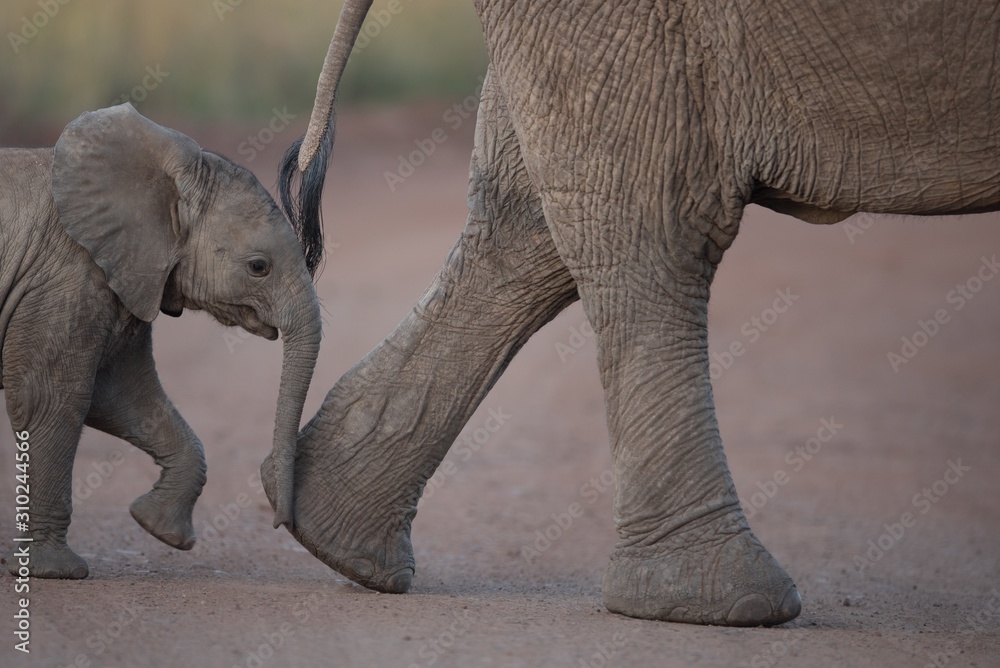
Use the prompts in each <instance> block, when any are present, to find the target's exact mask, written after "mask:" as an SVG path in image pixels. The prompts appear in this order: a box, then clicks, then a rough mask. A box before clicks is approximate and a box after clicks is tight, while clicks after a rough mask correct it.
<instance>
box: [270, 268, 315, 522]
mask: <svg viewBox="0 0 1000 668" xmlns="http://www.w3.org/2000/svg"><path fill="white" fill-rule="evenodd" d="M279 321H280V322H279V323H278V329H280V330H281V335H282V339H283V342H284V359H283V362H282V367H281V388H280V390H279V391H278V409H277V414H276V416H275V420H274V446H273V449H272V451H271V454H270V456H269V457H268V458H267V459H266V460H265V461H264V464H263V465H262V466H261V476H262V477H263V478H265V479H268V480H269V482H270V483H272V484H269V485H266V487H267V488H268V490H267V491H268V498H269V500H270V501H271V505H272V506H273V507H274V527H275V528H278V527H279V526H281V525H282V524H284V525H285V526H286V527H287V528H288V530H289V531H291V530H292V529H293V528H294V526H295V515H294V510H295V490H294V481H295V445H296V441H297V439H298V434H299V424H300V421H301V419H302V405H303V404H304V403H305V400H306V393H307V392H308V391H309V382H310V381H311V380H312V374H313V369H314V368H315V367H316V357H317V356H318V355H319V342H320V338H321V335H322V331H323V327H322V321H321V320H320V312H319V303H318V302H317V300H316V294H315V291H314V290H313V286H312V283H310V282H309V281H305V282H304V284H303V287H302V288H301V289H300V291H299V294H295V295H293V296H291V297H290V298H289V299H288V301H287V302H286V303H285V305H284V306H283V308H282V311H281V313H280V316H279ZM268 469H269V470H268Z"/></svg>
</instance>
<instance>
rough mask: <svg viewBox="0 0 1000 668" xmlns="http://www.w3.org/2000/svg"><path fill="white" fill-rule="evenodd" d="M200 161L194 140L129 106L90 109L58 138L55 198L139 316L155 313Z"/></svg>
mask: <svg viewBox="0 0 1000 668" xmlns="http://www.w3.org/2000/svg"><path fill="white" fill-rule="evenodd" d="M200 164H201V148H200V147H199V146H198V144H196V143H195V142H194V140H192V139H191V138H189V137H187V136H185V135H183V134H181V133H179V132H175V131H173V130H169V129H167V128H164V127H161V126H159V125H157V124H156V123H153V122H152V121H150V120H149V119H147V118H144V117H143V116H141V115H140V114H139V113H138V112H137V111H136V110H135V109H134V108H133V107H132V105H131V104H121V105H118V106H117V107H110V108H108V109H101V110H100V111H94V112H90V113H85V114H83V115H82V116H80V117H79V118H77V119H76V120H75V121H73V122H72V123H70V124H69V125H68V126H66V129H65V130H64V131H63V133H62V135H61V136H60V137H59V141H57V142H56V148H55V161H54V163H53V167H52V195H53V198H54V199H55V203H56V209H57V210H58V212H59V220H60V221H61V222H62V225H63V227H64V228H65V229H66V232H68V233H69V236H70V237H72V238H73V239H74V240H75V241H76V242H77V243H79V244H80V245H81V246H83V247H84V248H85V249H87V252H89V253H90V256H91V257H92V258H93V259H94V262H96V263H97V264H98V265H99V266H100V267H101V269H103V270H104V273H105V275H106V276H107V279H108V285H109V286H110V287H111V289H112V290H114V292H115V294H117V295H118V298H119V299H121V301H122V303H123V304H124V305H125V307H126V308H127V309H128V310H129V311H131V312H132V313H133V314H134V315H135V316H136V317H138V318H141V319H142V320H145V321H146V322H149V321H151V320H153V318H155V317H156V314H157V312H158V311H159V308H160V302H161V300H162V298H163V288H164V285H165V283H166V281H167V277H168V276H169V275H170V271H171V270H172V269H173V267H174V266H175V265H176V263H177V257H178V254H179V250H180V249H179V246H180V243H181V238H182V237H183V236H184V235H185V232H186V230H184V229H182V227H181V222H180V220H179V219H178V213H177V204H178V201H179V200H180V199H181V196H182V193H183V189H184V187H185V184H189V183H191V182H192V181H194V180H196V179H195V178H194V177H195V176H196V173H197V171H198V168H199V165H200Z"/></svg>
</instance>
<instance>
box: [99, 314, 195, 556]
mask: <svg viewBox="0 0 1000 668" xmlns="http://www.w3.org/2000/svg"><path fill="white" fill-rule="evenodd" d="M151 332H152V326H151V325H148V324H143V325H141V326H140V329H139V331H138V332H137V333H136V334H135V336H133V337H132V338H131V339H130V340H129V341H127V342H125V343H124V344H123V347H122V349H121V350H119V351H116V354H115V356H114V358H113V360H112V361H111V362H110V363H109V364H107V365H106V366H105V367H104V368H103V369H101V371H100V372H99V373H98V375H97V380H96V383H95V387H94V397H93V402H92V404H91V408H90V413H89V415H88V416H87V422H86V424H87V425H88V426H90V427H93V428H95V429H100V430H101V431H103V432H106V433H108V434H111V435H112V436H116V437H118V438H121V439H123V440H126V441H128V442H129V443H131V444H132V445H134V446H136V447H137V448H139V449H140V450H142V451H143V452H145V453H147V454H148V455H150V456H151V457H152V458H153V460H154V461H155V462H156V464H157V465H158V466H160V467H161V469H162V471H161V472H160V478H159V480H157V481H156V484H154V485H153V489H152V490H151V491H149V492H147V493H146V494H143V495H142V496H140V497H139V498H138V499H136V500H135V501H133V502H132V505H131V506H130V507H129V511H130V512H131V513H132V517H133V518H135V521H136V522H138V523H139V525H140V526H141V527H142V528H143V529H145V530H146V531H148V532H149V533H151V534H152V535H153V536H155V537H156V538H159V539H160V540H161V541H163V542H164V543H166V544H167V545H170V546H171V547H176V548H178V549H181V550H189V549H191V548H192V547H193V546H194V541H195V534H194V525H193V523H192V521H191V513H192V511H193V509H194V504H195V502H196V501H197V500H198V496H199V495H200V494H201V489H202V487H203V486H204V485H205V468H206V466H205V451H204V448H203V447H202V444H201V441H200V440H198V437H197V436H196V435H195V433H194V431H192V429H191V427H189V426H188V424H187V423H186V422H185V421H184V418H182V417H181V415H180V414H179V413H178V412H177V409H176V408H174V405H173V403H171V401H170V399H169V398H168V397H167V395H166V393H165V392H164V391H163V388H162V386H161V385H160V379H159V376H157V373H156V367H155V364H154V362H153V344H152V335H151Z"/></svg>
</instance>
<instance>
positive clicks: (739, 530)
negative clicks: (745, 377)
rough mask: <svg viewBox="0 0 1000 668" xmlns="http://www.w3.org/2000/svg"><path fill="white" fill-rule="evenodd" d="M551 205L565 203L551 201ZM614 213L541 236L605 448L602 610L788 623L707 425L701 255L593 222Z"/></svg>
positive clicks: (785, 586) (683, 235) (707, 267)
mask: <svg viewBox="0 0 1000 668" xmlns="http://www.w3.org/2000/svg"><path fill="white" fill-rule="evenodd" d="M560 196H563V197H567V196H568V197H571V195H569V194H568V193H567V194H562V195H553V196H552V197H553V200H556V199H558V197H560ZM549 204H550V205H551V206H550V207H549V208H550V209H551V210H553V211H566V212H572V211H585V210H586V207H584V206H574V203H573V202H572V201H566V202H559V201H552V202H549V203H547V206H548V205H549ZM623 210H629V209H628V208H622V207H615V208H612V207H610V206H609V207H607V210H606V211H603V212H602V215H599V216H595V218H594V222H592V223H589V224H588V223H587V222H584V223H583V224H582V225H577V224H575V223H572V222H567V221H564V222H563V224H562V225H557V226H556V227H554V228H553V229H554V236H555V237H556V240H557V245H558V246H559V248H560V250H561V251H563V253H564V260H565V261H566V262H567V265H568V266H570V267H571V269H572V271H573V272H574V275H575V276H576V277H577V282H578V285H579V287H580V296H581V299H582V300H583V304H584V309H585V311H586V313H587V316H588V317H589V318H590V321H591V324H592V325H593V326H594V330H595V332H596V333H597V341H598V354H599V367H600V371H601V375H602V381H603V384H604V390H605V395H606V403H607V410H608V423H609V431H610V433H611V437H612V448H613V464H614V472H615V481H616V493H615V522H616V525H617V529H618V534H619V542H618V545H617V546H616V548H615V551H614V553H613V555H612V557H611V563H610V566H609V568H608V570H607V573H606V575H605V578H604V601H605V604H606V605H607V607H608V609H610V610H612V611H615V612H620V613H623V614H626V615H631V616H634V617H643V618H651V619H661V620H667V621H678V622H689V623H700V624H726V625H738V626H744V625H760V624H778V623H781V622H785V621H788V620H789V619H792V618H793V617H795V616H796V615H798V613H799V608H800V602H799V596H798V593H797V592H796V589H795V585H794V584H793V583H792V581H791V579H790V578H789V577H788V575H787V574H786V573H785V572H784V570H783V569H782V568H781V566H779V565H778V563H777V562H776V561H775V559H774V558H773V557H772V556H771V555H770V554H769V553H768V552H767V550H765V549H764V547H763V546H762V545H761V544H760V542H759V541H758V540H757V538H756V537H755V536H754V535H753V533H751V531H750V528H749V526H748V525H747V521H746V519H745V517H744V515H743V511H742V509H741V508H740V504H739V500H738V498H737V495H736V491H735V488H734V486H733V483H732V479H731V478H730V475H729V470H728V467H727V465H726V458H725V455H724V453H723V450H722V442H721V439H720V437H719V429H718V425H717V423H716V419H715V408H714V405H713V400H712V389H711V385H710V380H709V357H708V337H707V318H708V315H707V313H708V296H709V286H710V283H711V279H712V276H713V274H714V269H715V266H714V262H713V261H711V260H709V259H708V258H706V257H704V254H705V253H706V251H705V250H704V249H706V248H711V247H712V244H711V242H708V240H707V239H705V240H702V241H701V242H700V243H695V244H692V245H691V247H693V248H695V249H696V250H694V251H691V252H688V251H686V247H687V246H688V243H689V241H688V238H689V235H691V234H696V233H694V232H693V231H690V230H689V227H690V226H682V225H679V224H677V222H676V221H667V222H666V223H665V224H662V225H661V224H659V223H645V225H646V227H645V228H644V229H642V230H641V231H639V232H637V230H636V226H640V225H643V223H640V222H638V221H622V222H617V221H615V222H612V223H604V222H603V221H614V216H615V215H621V211H623ZM640 219H641V220H644V221H658V220H662V218H660V217H658V216H657V215H655V214H653V213H652V212H645V213H644V214H643V215H641V216H640ZM597 221H602V222H597ZM597 230H600V231H601V234H596V233H593V234H591V233H589V232H588V231H592V232H596V231H597ZM681 230H688V231H685V232H680V231H681ZM581 231H582V234H581ZM665 231H666V234H665ZM678 232H680V233H678ZM671 233H673V236H672V238H669V239H668V238H666V237H667V236H670V234H671ZM712 252H713V253H716V251H712ZM716 254H717V253H716Z"/></svg>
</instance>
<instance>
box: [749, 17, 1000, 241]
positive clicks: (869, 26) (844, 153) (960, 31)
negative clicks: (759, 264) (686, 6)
mask: <svg viewBox="0 0 1000 668" xmlns="http://www.w3.org/2000/svg"><path fill="white" fill-rule="evenodd" d="M946 4H949V5H951V6H950V7H948V8H947V9H946V10H941V9H934V8H932V7H930V6H929V5H928V6H927V7H922V8H918V11H915V12H913V13H911V14H908V15H906V16H897V17H895V18H894V16H893V14H892V13H891V11H889V10H887V9H886V8H885V7H884V6H882V5H881V4H880V3H859V2H844V3H831V4H829V5H826V6H825V7H824V9H822V10H821V11H814V10H813V9H810V10H808V11H806V10H805V9H803V8H804V7H805V6H806V5H799V4H796V6H795V7H792V6H788V7H787V8H783V9H782V11H778V9H779V8H778V7H774V8H773V9H772V8H771V7H770V3H769V11H768V12H755V13H750V14H749V15H748V22H747V25H745V26H744V28H743V29H744V30H745V32H746V34H745V37H746V39H747V40H748V43H751V42H752V43H753V45H754V48H753V49H748V50H747V51H748V52H747V54H746V56H745V57H743V58H742V59H741V67H742V68H743V69H744V71H745V79H743V80H744V81H746V82H747V84H746V85H747V86H748V88H747V89H745V90H744V94H743V95H740V94H738V93H734V94H733V95H732V96H730V99H733V100H735V101H734V102H733V103H732V108H731V109H730V111H731V114H730V116H731V118H732V119H733V120H734V121H735V123H734V127H735V131H734V132H733V136H734V137H739V138H740V140H739V142H738V145H741V146H749V147H752V148H751V149H749V150H751V151H753V157H752V159H751V160H750V161H749V162H750V163H751V164H753V165H755V169H756V173H755V174H754V175H753V176H754V177H755V181H754V182H755V183H756V184H757V185H758V188H757V191H756V192H755V195H754V197H755V201H758V199H759V200H760V203H761V204H764V205H765V206H770V207H771V208H774V209H776V210H779V211H782V210H783V208H784V209H785V211H784V212H786V213H791V214H792V215H798V213H802V214H803V215H800V216H799V217H803V218H804V219H806V220H808V219H809V217H810V215H812V216H813V217H815V218H818V220H814V221H811V222H833V221H832V220H831V219H830V216H825V217H824V215H822V212H828V211H833V212H841V213H844V214H850V213H854V212H859V211H868V212H872V213H903V214H926V215H944V214H959V213H978V212H984V211H993V210H997V209H1000V132H998V131H997V127H998V126H997V115H998V113H1000V109H998V107H997V102H996V101H997V100H998V99H1000V77H997V76H996V75H995V72H996V71H997V68H998V67H1000V52H998V51H997V49H996V44H997V43H998V41H1000V21H998V20H997V18H996V17H995V16H994V15H993V14H994V12H995V11H996V7H995V5H993V4H992V3H946ZM942 12H943V13H942ZM942 16H944V17H946V18H944V19H943V18H942ZM904 19H905V20H904ZM899 21H903V23H902V24H900V25H897V23H899ZM762 36H763V37H762ZM748 139H749V141H748ZM810 207H811V208H812V209H818V210H819V212H817V211H811V210H810ZM789 209H790V210H789ZM796 211H798V213H796Z"/></svg>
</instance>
